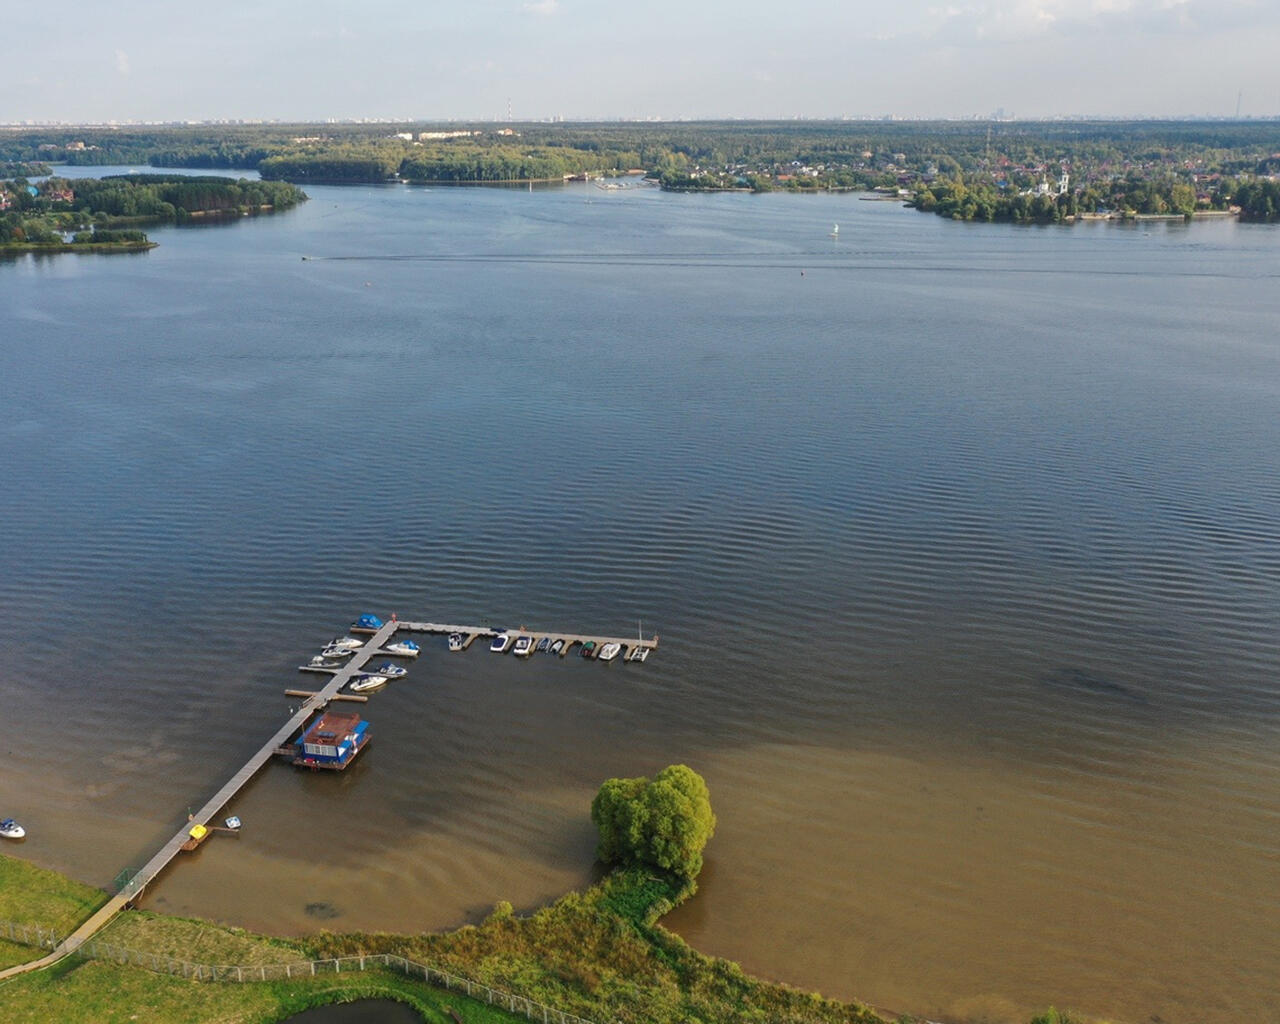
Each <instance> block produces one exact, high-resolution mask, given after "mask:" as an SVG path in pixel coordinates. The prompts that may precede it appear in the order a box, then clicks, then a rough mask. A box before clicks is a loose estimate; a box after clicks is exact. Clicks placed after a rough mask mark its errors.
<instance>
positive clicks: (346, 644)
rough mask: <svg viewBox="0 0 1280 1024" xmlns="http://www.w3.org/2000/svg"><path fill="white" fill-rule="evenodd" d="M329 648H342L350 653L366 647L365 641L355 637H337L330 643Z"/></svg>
mask: <svg viewBox="0 0 1280 1024" xmlns="http://www.w3.org/2000/svg"><path fill="white" fill-rule="evenodd" d="M327 646H329V647H342V648H345V649H346V650H348V651H357V650H359V649H360V648H361V647H363V646H364V641H363V640H360V639H358V638H356V637H354V636H335V637H334V638H333V639H332V640H330V641H329V643H328V645H327Z"/></svg>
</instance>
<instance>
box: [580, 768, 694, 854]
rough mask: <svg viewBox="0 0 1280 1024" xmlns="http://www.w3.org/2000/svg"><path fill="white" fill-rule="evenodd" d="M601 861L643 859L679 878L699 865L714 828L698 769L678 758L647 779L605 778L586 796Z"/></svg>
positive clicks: (597, 852)
mask: <svg viewBox="0 0 1280 1024" xmlns="http://www.w3.org/2000/svg"><path fill="white" fill-rule="evenodd" d="M591 820H592V821H593V822H595V825H596V828H597V829H598V830H599V832H600V844H599V846H598V847H597V848H596V854H597V856H598V857H599V858H600V859H601V860H602V861H603V862H604V863H606V864H624V865H625V864H648V865H650V866H652V867H657V868H662V869H663V870H665V871H670V872H672V873H673V874H675V875H678V876H680V877H682V878H687V879H693V878H696V877H697V876H698V872H699V871H701V870H702V850H703V848H704V847H705V846H706V845H707V840H709V839H710V838H711V836H712V834H713V833H714V832H715V830H716V816H715V815H714V814H713V813H712V811H711V795H710V793H709V792H708V791H707V784H706V782H705V781H703V778H702V776H701V775H699V774H698V773H697V772H695V771H694V770H693V769H692V768H689V767H688V766H687V765H683V764H673V765H671V766H669V767H667V768H664V769H662V771H660V772H659V773H658V774H657V775H656V776H654V777H653V779H648V778H645V777H643V776H642V777H640V778H635V779H609V780H607V781H606V782H605V783H604V785H602V786H601V787H600V792H599V793H597V794H596V798H595V800H593V801H592V802H591Z"/></svg>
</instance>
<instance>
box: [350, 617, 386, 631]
mask: <svg viewBox="0 0 1280 1024" xmlns="http://www.w3.org/2000/svg"><path fill="white" fill-rule="evenodd" d="M383 625H384V623H383V621H382V620H381V619H380V618H378V616H376V615H361V616H360V618H358V619H356V621H355V622H353V623H352V624H351V631H352V632H353V633H376V632H378V630H380V629H381V628H382V627H383Z"/></svg>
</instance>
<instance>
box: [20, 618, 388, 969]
mask: <svg viewBox="0 0 1280 1024" xmlns="http://www.w3.org/2000/svg"><path fill="white" fill-rule="evenodd" d="M397 625H398V623H395V622H388V623H387V624H386V625H384V626H383V627H382V628H381V629H380V630H378V632H377V633H375V634H374V635H373V636H372V637H370V638H369V640H368V642H367V643H366V644H365V645H364V646H363V647H361V648H360V649H359V650H357V651H356V653H355V654H353V655H352V656H351V657H350V658H349V659H348V660H347V663H346V665H345V666H343V667H342V668H341V669H339V670H337V671H336V672H335V673H334V674H333V677H332V678H331V679H329V680H328V681H327V682H326V683H325V685H324V688H323V689H321V690H318V691H316V693H315V694H314V695H313V696H311V697H309V698H307V699H306V700H305V701H303V703H302V706H301V707H299V708H298V710H297V711H295V712H294V713H293V715H292V716H291V717H290V718H289V720H288V721H287V722H285V723H284V725H282V726H280V728H279V729H277V730H276V732H275V734H274V735H273V736H272V737H271V738H270V739H269V740H267V742H266V743H264V744H263V745H262V746H261V747H260V748H259V749H258V750H257V751H256V752H255V753H254V755H253V756H252V757H251V758H249V760H248V761H246V762H245V764H244V766H243V767H242V768H241V769H240V770H239V771H238V772H236V773H235V774H234V775H233V776H231V778H230V779H228V780H227V783H226V784H225V785H224V786H223V787H222V788H221V789H220V790H218V792H216V793H215V794H214V795H213V796H211V797H210V798H209V800H208V802H206V803H205V805H204V806H203V807H201V808H200V810H198V811H196V813H195V814H193V815H192V816H191V820H190V821H188V822H186V823H185V824H184V825H183V826H182V828H180V829H179V830H178V831H177V833H176V834H175V835H174V836H173V837H172V838H171V839H170V840H169V841H168V842H167V843H165V844H164V846H162V847H161V848H160V850H159V852H158V853H157V854H156V855H155V856H154V857H152V858H151V859H150V860H149V861H147V863H146V864H144V865H143V866H142V867H141V868H140V869H139V871H138V873H137V874H136V875H134V876H133V878H132V879H131V880H130V881H129V883H128V884H127V885H125V887H124V888H123V889H121V890H120V891H119V892H118V893H116V894H115V895H114V896H112V897H111V899H109V900H107V902H106V903H105V904H103V906H102V907H101V908H100V909H99V910H98V911H97V913H95V914H94V915H93V916H92V917H90V918H89V920H87V921H85V923H84V924H82V925H81V926H80V927H79V928H77V929H76V930H75V931H74V932H72V933H71V934H70V935H68V936H67V937H66V938H65V939H63V940H62V942H60V943H59V944H58V946H57V948H56V949H54V951H53V952H52V953H50V954H49V955H48V956H45V957H42V958H41V959H39V960H36V961H33V962H32V963H28V964H19V965H18V966H16V967H10V968H9V969H7V970H4V971H0V981H3V980H4V979H5V978H8V977H11V976H12V975H15V974H21V973H23V972H24V971H34V970H39V969H40V968H41V967H47V966H49V965H50V964H53V963H56V962H57V961H59V960H61V959H62V958H63V957H64V956H67V955H68V954H69V953H74V952H75V951H76V950H77V949H79V948H80V946H81V945H82V944H83V943H84V942H85V941H86V940H88V939H89V937H90V936H92V935H93V934H95V933H96V932H97V931H99V930H100V929H102V928H105V927H106V925H107V923H108V922H109V921H111V919H112V918H114V917H115V916H116V914H118V913H120V911H122V910H123V909H124V908H125V907H127V906H128V905H129V904H130V903H132V902H133V901H134V900H136V899H137V898H138V897H139V896H140V895H142V891H143V890H144V889H145V888H146V887H147V886H148V885H149V884H150V883H151V882H152V881H153V880H154V879H155V877H156V876H157V875H159V874H160V872H161V871H163V870H164V869H165V868H166V867H168V866H169V862H170V861H171V860H173V858H174V857H176V856H177V855H178V852H179V851H180V850H181V849H182V846H183V844H184V843H185V842H186V841H187V840H188V839H190V838H191V829H192V828H193V827H194V826H196V825H208V824H209V822H211V821H212V820H213V818H214V816H215V815H216V814H217V813H218V812H219V811H220V810H222V808H223V807H225V806H226V805H227V803H228V802H230V800H231V798H232V797H234V796H235V795H236V794H237V793H238V792H240V790H241V789H242V788H244V785H245V783H247V782H248V781H249V780H250V779H252V778H253V777H254V776H255V775H257V774H258V772H259V771H260V770H261V769H262V767H263V765H265V764H266V763H267V762H268V761H270V760H271V758H272V757H273V756H274V754H275V752H276V749H277V748H278V747H281V746H283V745H284V744H285V743H287V742H288V740H289V738H290V737H291V736H292V735H293V734H294V733H295V732H297V731H298V730H300V729H301V728H302V727H303V726H304V725H305V724H306V722H307V719H308V718H310V717H311V715H312V713H313V712H315V711H318V710H320V709H322V708H323V707H324V706H325V705H326V704H328V703H329V701H330V700H332V699H333V697H334V696H335V695H336V694H337V692H338V691H339V690H341V689H342V688H343V687H344V686H345V685H346V684H347V682H348V680H350V678H351V677H352V676H354V675H355V674H356V673H357V672H359V671H360V669H361V668H362V667H363V666H364V663H365V662H366V661H368V660H369V659H370V658H372V657H373V656H374V655H376V654H378V653H379V649H380V648H381V647H382V645H383V644H384V643H386V642H387V640H388V639H389V638H390V637H391V635H392V634H393V633H395V631H396V626H397Z"/></svg>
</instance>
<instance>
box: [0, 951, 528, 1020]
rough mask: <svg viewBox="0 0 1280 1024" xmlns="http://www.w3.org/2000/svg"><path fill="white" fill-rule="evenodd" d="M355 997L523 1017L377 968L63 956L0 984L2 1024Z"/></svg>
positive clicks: (257, 1012) (169, 1014) (233, 1014)
mask: <svg viewBox="0 0 1280 1024" xmlns="http://www.w3.org/2000/svg"><path fill="white" fill-rule="evenodd" d="M356 999H396V1000H398V1001H400V1002H402V1003H407V1004H409V1005H410V1006H412V1007H414V1008H415V1009H416V1010H417V1011H418V1012H419V1013H420V1014H422V1018H423V1020H424V1021H428V1022H430V1024H453V1017H452V1016H451V1015H450V1013H449V1011H450V1010H453V1011H454V1012H455V1013H457V1014H458V1016H459V1017H460V1018H461V1019H462V1020H463V1021H465V1022H466V1024H514V1022H515V1021H516V1020H521V1021H523V1020H524V1018H523V1017H520V1018H515V1017H512V1016H510V1015H509V1014H506V1013H503V1012H501V1011H498V1010H495V1009H493V1008H492V1007H488V1006H485V1005H484V1004H482V1003H477V1002H474V1001H472V1000H470V999H467V998H465V997H459V996H457V995H456V994H454V993H450V992H440V991H438V990H435V989H430V988H427V987H426V986H424V985H422V984H420V983H418V982H414V981H410V980H408V979H407V978H403V977H400V976H399V975H396V974H391V973H384V972H382V971H367V972H363V973H361V974H349V975H326V976H323V977H319V978H306V979H304V980H296V981H288V982H283V981H281V982H270V981H269V982H265V983H264V982H254V983H249V984H235V983H225V984H213V983H201V982H192V981H184V980H183V979H182V978H171V977H168V976H167V975H161V974H152V973H151V972H150V971H144V970H141V969H140V968H136V967H119V966H117V965H115V964H105V963H98V962H95V961H88V962H81V961H75V960H66V961H63V962H62V963H61V964H59V965H57V966H56V967H53V968H50V969H49V970H46V971H39V972H36V973H34V974H26V975H22V976H21V977H19V978H14V979H12V980H10V981H8V982H4V983H0V1006H3V1007H4V1015H3V1016H4V1020H5V1022H6V1024H48V1022H49V1021H59V1022H61V1024H81V1022H83V1024H117V1022H118V1024H199V1022H205V1021H217V1022H218V1024H272V1022H275V1021H279V1020H283V1019H284V1018H285V1017H288V1016H291V1015H292V1014H295V1013H299V1012H301V1011H302V1010H307V1009H311V1008H312V1007H316V1006H324V1005H326V1004H329V1003H346V1002H352V1001H353V1000H356ZM526 1024H527V1022H526Z"/></svg>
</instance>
